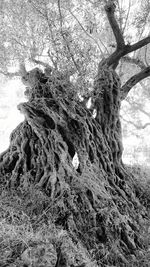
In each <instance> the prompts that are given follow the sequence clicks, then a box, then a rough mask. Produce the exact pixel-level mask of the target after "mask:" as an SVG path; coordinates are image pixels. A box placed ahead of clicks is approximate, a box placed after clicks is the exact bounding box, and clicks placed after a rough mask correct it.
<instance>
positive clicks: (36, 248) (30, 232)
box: [0, 166, 150, 267]
mask: <svg viewBox="0 0 150 267" xmlns="http://www.w3.org/2000/svg"><path fill="white" fill-rule="evenodd" d="M128 169H129V171H130V173H133V174H134V176H135V177H136V178H135V180H134V183H135V191H136V194H137V196H138V198H139V199H140V201H141V203H143V204H144V205H145V206H146V208H147V209H148V210H150V170H149V169H145V168H144V169H142V168H141V167H139V166H128ZM142 222H143V221H142V220H141V223H142ZM146 222H147V223H146V224H145V225H141V233H142V236H143V238H144V240H145V243H146V244H147V245H146V248H145V249H143V250H141V249H140V250H139V251H137V254H136V258H135V256H134V255H133V258H132V257H131V259H130V265H127V267H129V266H133V267H134V266H140V267H148V266H149V262H150V222H149V221H148V220H147V221H146ZM63 240H67V241H65V244H66V247H65V246H64V251H65V249H66V251H65V252H64V253H66V255H68V256H67V257H68V259H69V257H70V262H71V261H72V259H71V256H70V255H71V251H74V254H75V255H76V257H78V256H79V255H78V254H79V252H78V251H82V253H81V254H82V259H83V261H84V262H86V265H79V266H88V267H94V266H100V265H96V263H94V262H93V263H91V262H90V261H89V258H88V253H87V252H86V251H84V250H83V248H82V246H81V244H77V245H75V244H73V243H72V241H71V239H69V236H68V234H67V232H66V231H65V230H62V229H59V228H56V226H55V224H54V219H53V218H52V213H51V207H50V206H49V198H48V197H46V196H45V195H44V194H43V193H42V192H41V191H39V190H38V189H35V188H30V190H29V191H28V193H22V194H20V192H18V194H16V192H15V191H11V192H10V191H7V190H6V189H2V188H1V190H0V255H1V256H0V266H1V267H6V266H8V267H21V266H22V267H27V266H28V267H31V266H32V267H38V266H39V267H46V266H49V267H53V266H54V267H55V266H56V261H57V257H58V255H59V253H58V247H59V244H60V242H63ZM78 248H79V250H78ZM67 250H68V254H67ZM112 253H113V250H112ZM106 256H107V255H106ZM109 256H110V254H109ZM112 257H113V255H112ZM43 258H44V261H43ZM41 259H42V260H41ZM80 259H81V256H80V257H79V262H80V261H81V260H80ZM60 266H61V265H60ZM70 266H71V265H70ZM107 266H110V265H109V264H108V265H107ZM118 266H119V265H118ZM124 266H125V265H124Z"/></svg>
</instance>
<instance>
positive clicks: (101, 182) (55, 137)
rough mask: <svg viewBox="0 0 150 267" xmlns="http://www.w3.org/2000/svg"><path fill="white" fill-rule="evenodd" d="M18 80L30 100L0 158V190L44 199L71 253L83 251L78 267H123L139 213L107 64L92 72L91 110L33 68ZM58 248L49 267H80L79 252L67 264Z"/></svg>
mask: <svg viewBox="0 0 150 267" xmlns="http://www.w3.org/2000/svg"><path fill="white" fill-rule="evenodd" d="M24 80H25V81H26V82H27V83H28V89H27V91H26V94H27V95H28V99H29V101H28V102H26V103H22V104H20V105H19V107H18V108H19V110H20V111H21V112H22V113H23V114H24V116H25V120H24V122H22V123H21V124H20V125H19V126H18V127H17V128H16V129H15V130H14V131H13V132H12V134H11V137H10V146H9V148H8V150H7V151H5V152H4V153H2V154H1V156H0V178H1V180H0V181H1V184H5V185H6V186H7V187H10V188H12V187H13V188H21V190H24V191H28V189H29V187H30V186H31V185H34V186H35V187H38V188H39V189H41V190H42V191H43V192H44V193H45V194H46V195H47V196H48V197H49V205H50V206H51V207H54V208H53V209H52V216H53V218H54V223H55V226H56V227H59V228H61V229H63V230H66V231H67V233H68V236H69V238H71V240H72V242H73V243H72V244H74V245H73V246H74V247H76V246H77V245H75V244H77V242H80V243H81V244H82V247H84V249H85V250H86V255H87V257H89V260H90V262H91V263H90V264H91V265H90V264H89V265H88V264H87V263H86V262H85V259H81V258H80V266H105V264H108V263H109V264H114V265H115V266H129V265H127V264H128V263H129V262H128V260H129V261H130V255H131V254H136V250H137V249H138V248H139V247H140V246H141V247H142V246H143V241H142V239H141V237H140V234H139V223H138V212H139V209H141V207H142V206H141V204H140V203H139V200H138V199H137V198H136V196H135V192H134V186H133V184H132V182H131V181H130V176H129V174H128V173H127V171H126V170H125V168H124V166H123V164H122V151H123V148H122V137H121V124H120V118H119V111H120V99H121V95H120V80H119V78H118V76H117V75H116V73H115V72H114V70H113V69H111V68H110V67H108V66H107V65H104V66H103V67H101V68H99V71H98V74H97V77H96V80H95V86H94V91H93V92H92V96H91V97H92V107H91V109H87V108H86V106H84V105H83V103H82V102H81V101H80V100H79V99H78V98H77V97H76V96H75V90H74V88H73V86H72V85H71V84H70V83H69V81H66V80H65V81H64V80H62V79H61V80H59V81H58V77H57V79H55V77H52V76H49V77H47V76H46V75H44V73H42V72H41V71H39V70H38V69H35V70H33V71H31V72H30V73H28V74H27V75H26V77H24ZM29 85H30V86H29ZM75 155H76V156H77V157H78V163H77V166H76V167H75V166H74V164H73V159H74V156H75ZM142 208H143V210H142V212H140V213H141V214H142V216H145V215H146V211H145V208H144V207H142ZM65 242H66V241H65ZM75 242H76V243H75ZM112 244H115V248H112ZM63 247H64V244H63V243H61V245H60V251H61V256H60V253H58V252H57V262H56V265H54V266H70V267H71V266H79V265H78V264H77V259H76V258H77V256H79V254H81V247H78V250H77V251H78V252H77V251H76V250H75V249H74V251H72V253H73V255H74V258H72V261H71V260H69V254H67V253H66V252H64V251H63ZM92 253H93V255H94V258H92ZM106 254H107V257H106ZM93 259H95V263H94V261H93ZM62 261H63V262H64V265H63V264H62V265H61V262H62ZM58 262H59V264H58ZM71 264H72V265H71ZM81 264H85V265H81ZM117 264H118V265H117ZM121 264H122V265H121Z"/></svg>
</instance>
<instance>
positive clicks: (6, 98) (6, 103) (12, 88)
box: [0, 79, 26, 152]
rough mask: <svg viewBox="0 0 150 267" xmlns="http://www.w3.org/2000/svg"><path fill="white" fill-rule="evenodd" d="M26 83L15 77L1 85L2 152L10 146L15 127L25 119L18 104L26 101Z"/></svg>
mask: <svg viewBox="0 0 150 267" xmlns="http://www.w3.org/2000/svg"><path fill="white" fill-rule="evenodd" d="M24 89H25V87H24V85H23V84H22V82H21V81H20V80H19V79H13V80H10V81H8V82H6V83H5V84H1V85H0V152H3V151H4V150H6V149H7V148H8V146H9V136H10V133H11V132H12V130H13V129H15V127H16V126H17V125H18V124H19V123H20V122H21V121H23V120H24V116H23V115H22V114H21V113H20V112H19V110H18V109H17V105H18V104H19V103H21V102H25V101H26V99H25V97H24V93H23V92H24Z"/></svg>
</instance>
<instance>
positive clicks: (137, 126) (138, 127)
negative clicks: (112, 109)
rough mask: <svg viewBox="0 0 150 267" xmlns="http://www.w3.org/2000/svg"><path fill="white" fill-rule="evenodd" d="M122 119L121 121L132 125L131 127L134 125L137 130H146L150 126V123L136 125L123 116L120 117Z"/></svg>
mask: <svg viewBox="0 0 150 267" xmlns="http://www.w3.org/2000/svg"><path fill="white" fill-rule="evenodd" d="M120 117H121V119H122V120H123V121H125V122H127V123H130V124H131V125H133V126H134V127H135V128H136V129H137V130H144V129H145V128H146V127H147V126H149V125H150V122H147V123H145V124H143V125H141V124H136V123H134V122H133V121H131V120H127V119H125V118H124V117H123V116H120Z"/></svg>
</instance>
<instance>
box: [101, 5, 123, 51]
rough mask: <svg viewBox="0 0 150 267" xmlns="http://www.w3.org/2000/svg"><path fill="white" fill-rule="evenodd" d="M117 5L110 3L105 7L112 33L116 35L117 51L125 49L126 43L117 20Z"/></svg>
mask: <svg viewBox="0 0 150 267" xmlns="http://www.w3.org/2000/svg"><path fill="white" fill-rule="evenodd" d="M115 8H116V6H115V4H114V3H113V2H112V1H109V2H108V3H107V4H106V5H105V11H106V14H107V18H108V20H109V23H110V26H111V28H112V31H113V33H114V36H115V39H116V43H117V50H118V49H120V48H122V47H124V46H125V42H124V38H123V35H122V32H121V30H120V28H119V25H118V23H117V21H116V18H115V15H114V13H115Z"/></svg>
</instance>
